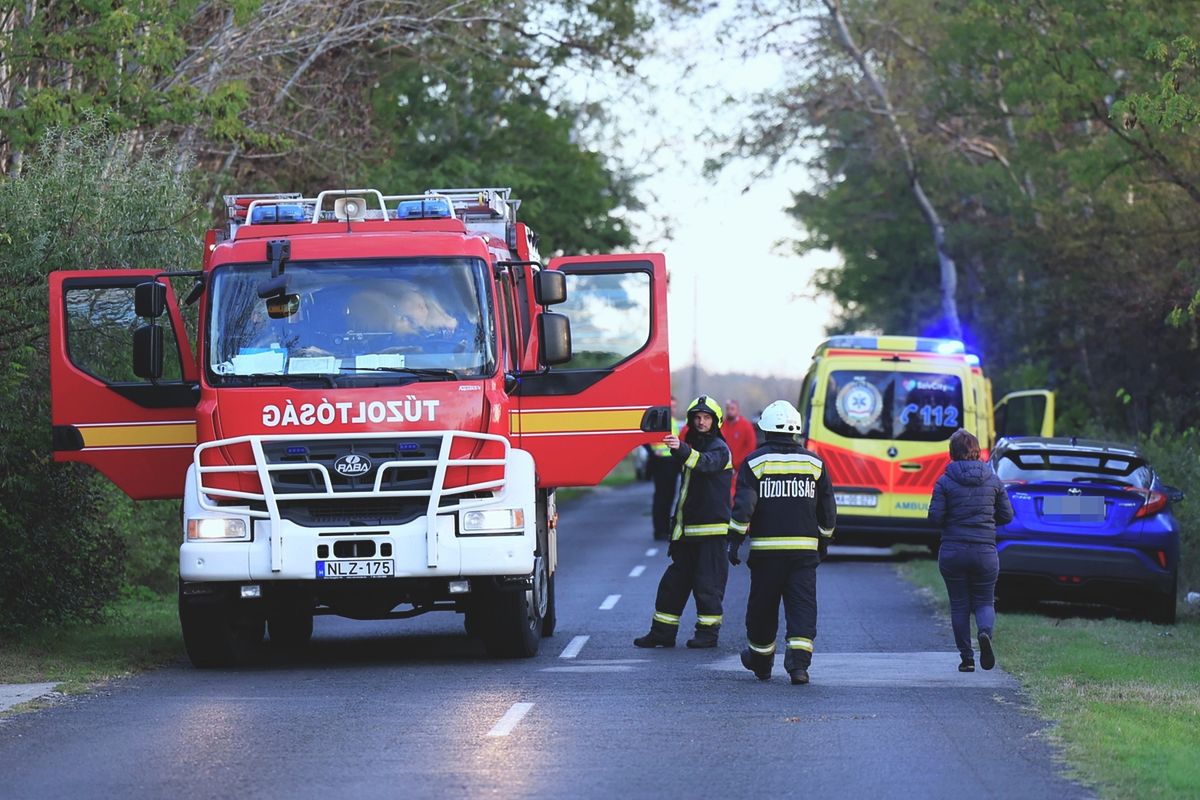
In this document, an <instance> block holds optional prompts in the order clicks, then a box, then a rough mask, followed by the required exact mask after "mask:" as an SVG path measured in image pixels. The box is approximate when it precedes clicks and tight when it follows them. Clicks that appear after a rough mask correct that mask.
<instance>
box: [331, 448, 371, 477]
mask: <svg viewBox="0 0 1200 800" xmlns="http://www.w3.org/2000/svg"><path fill="white" fill-rule="evenodd" d="M333 471H334V472H336V473H337V474H338V475H345V476H346V477H347V478H353V477H355V476H357V475H366V474H367V473H368V472H370V471H371V459H369V458H367V457H366V456H360V455H356V454H354V453H351V454H350V455H348V456H342V457H341V458H339V459H338V460H337V461H335V462H333Z"/></svg>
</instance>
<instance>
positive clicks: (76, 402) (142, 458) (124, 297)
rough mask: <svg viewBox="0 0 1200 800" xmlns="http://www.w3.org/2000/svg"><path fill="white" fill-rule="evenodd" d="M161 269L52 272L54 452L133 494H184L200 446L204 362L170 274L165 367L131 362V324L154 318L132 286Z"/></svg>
mask: <svg viewBox="0 0 1200 800" xmlns="http://www.w3.org/2000/svg"><path fill="white" fill-rule="evenodd" d="M160 274H161V271H159V270H146V269H142V270H104V271H86V272H55V273H52V274H51V275H50V389H51V406H52V418H53V421H54V433H53V435H54V459H55V460H56V461H81V462H83V463H85V464H91V465H92V466H93V467H95V468H96V469H97V470H99V471H100V472H101V473H103V474H104V475H105V476H106V477H107V478H108V479H109V480H111V481H112V482H113V483H115V484H116V485H117V486H119V487H120V488H121V489H122V490H123V491H124V492H125V493H126V494H128V495H129V496H130V497H132V498H134V499H135V500H148V499H155V498H174V497H181V496H182V495H183V483H184V478H185V476H186V473H187V468H188V465H189V464H191V460H192V450H193V449H194V448H195V446H196V411H195V407H196V402H197V399H198V397H199V393H198V391H197V376H196V362H195V360H194V358H193V357H192V352H191V347H190V346H189V345H188V339H187V336H186V335H185V332H184V327H183V319H182V317H181V315H180V313H179V306H178V303H176V302H175V297H174V294H173V292H172V290H171V286H170V282H169V281H168V280H167V279H165V278H159V279H158V280H159V282H160V283H163V284H165V285H166V289H167V313H165V314H164V315H163V316H162V317H161V318H159V319H158V320H157V321H156V322H157V324H158V325H160V326H161V327H162V329H163V343H164V346H163V351H164V353H165V358H164V360H163V362H164V363H163V374H162V376H161V377H160V378H159V379H158V380H153V381H152V380H147V379H143V378H139V377H138V376H137V375H135V374H134V370H133V334H134V330H136V329H137V328H138V327H140V326H143V325H145V324H147V320H143V319H139V318H138V317H137V316H136V314H135V311H134V288H135V287H136V286H137V285H138V284H139V283H145V282H147V281H153V280H155V276H156V275H160Z"/></svg>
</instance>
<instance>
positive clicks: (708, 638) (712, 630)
mask: <svg viewBox="0 0 1200 800" xmlns="http://www.w3.org/2000/svg"><path fill="white" fill-rule="evenodd" d="M720 633H721V626H720V625H697V626H696V635H695V636H693V637H692V638H691V639H688V640H687V646H688V647H690V648H692V649H696V648H702V647H716V646H717V636H718V635H720Z"/></svg>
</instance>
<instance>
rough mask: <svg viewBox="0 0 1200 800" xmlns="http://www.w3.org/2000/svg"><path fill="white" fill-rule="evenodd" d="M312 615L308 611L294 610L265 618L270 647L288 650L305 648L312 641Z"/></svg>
mask: <svg viewBox="0 0 1200 800" xmlns="http://www.w3.org/2000/svg"><path fill="white" fill-rule="evenodd" d="M312 633H313V615H312V611H311V610H309V609H294V610H291V611H284V612H279V613H277V614H272V615H271V616H269V617H267V636H269V637H270V638H271V645H272V646H274V647H280V648H284V649H288V650H297V649H300V648H302V647H306V646H307V645H308V643H309V642H310V641H312Z"/></svg>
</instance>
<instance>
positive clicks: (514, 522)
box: [459, 508, 525, 533]
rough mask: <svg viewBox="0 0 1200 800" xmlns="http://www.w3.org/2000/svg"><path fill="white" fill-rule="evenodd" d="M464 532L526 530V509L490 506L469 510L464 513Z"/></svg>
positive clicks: (462, 527) (462, 526)
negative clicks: (482, 509) (480, 509)
mask: <svg viewBox="0 0 1200 800" xmlns="http://www.w3.org/2000/svg"><path fill="white" fill-rule="evenodd" d="M459 530H460V531H461V532H462V533H513V532H514V531H523V530H525V510H524V509H521V508H489V509H487V510H484V511H467V512H466V513H464V514H463V515H462V519H461V525H460V526H459Z"/></svg>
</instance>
